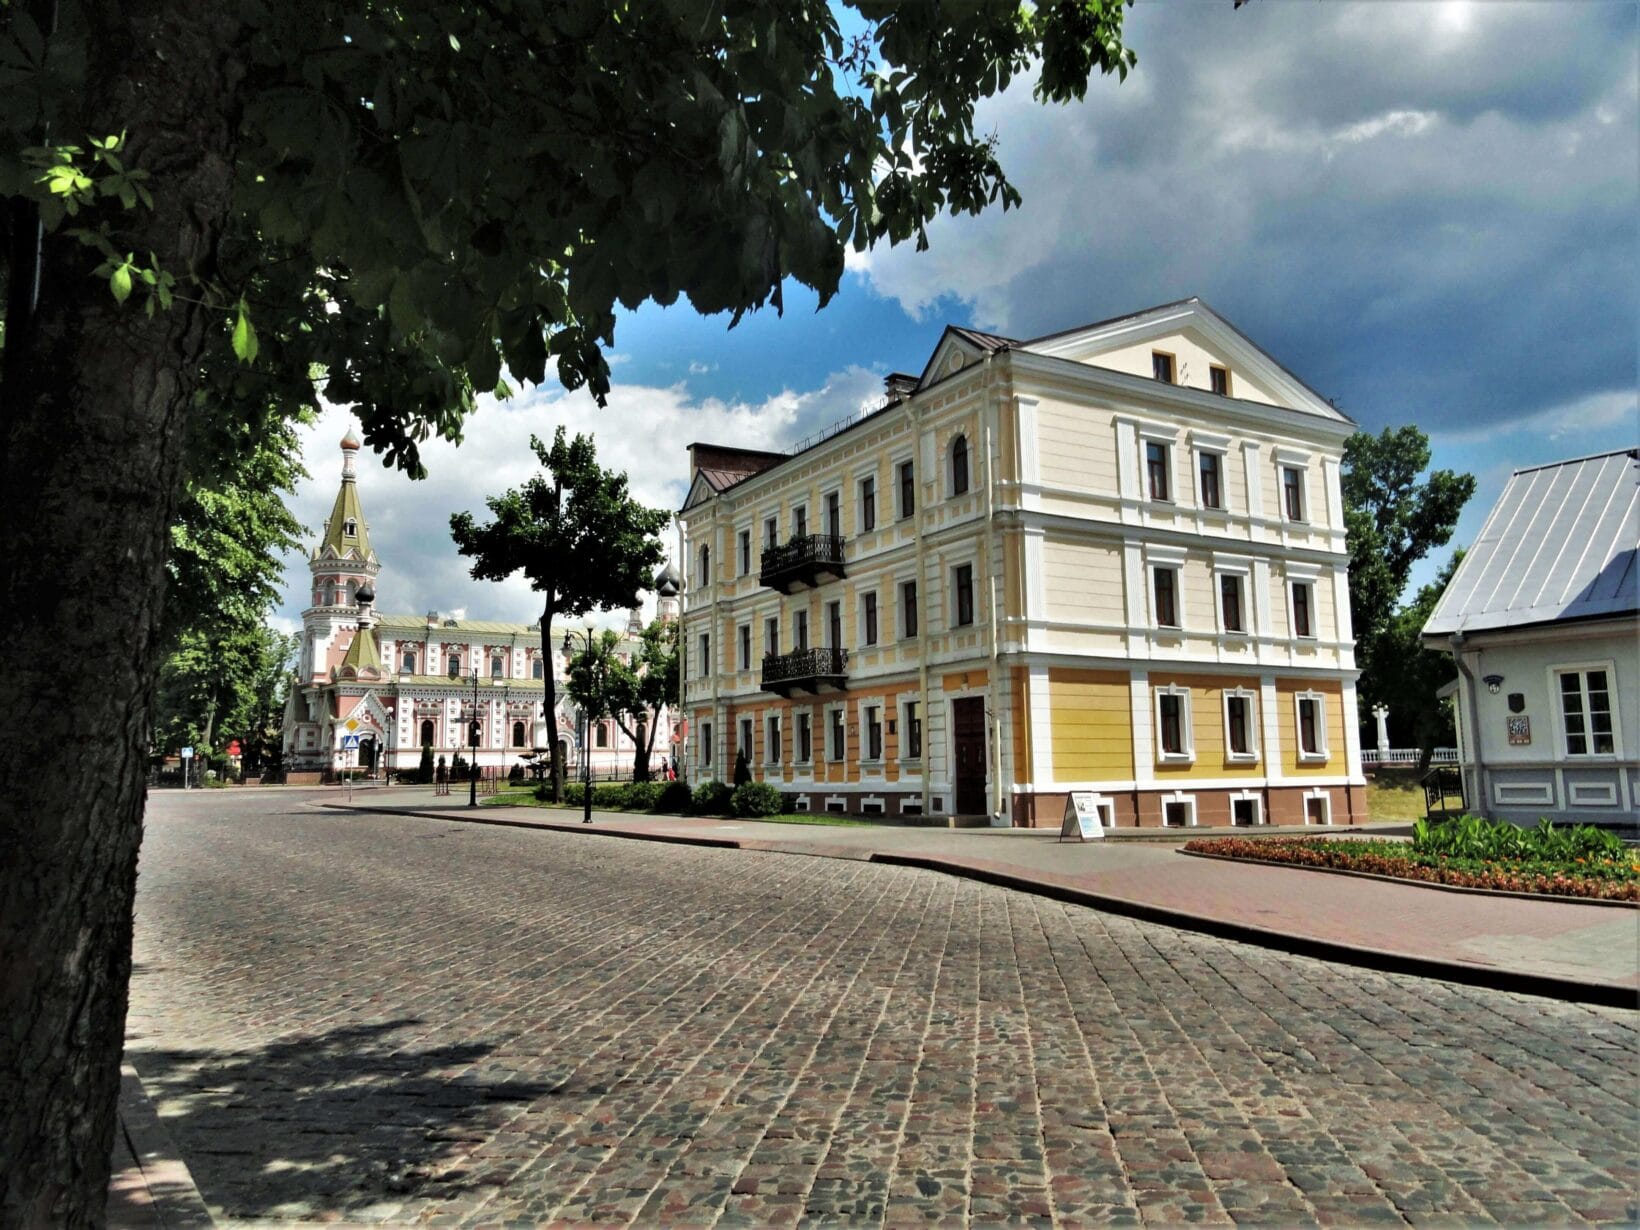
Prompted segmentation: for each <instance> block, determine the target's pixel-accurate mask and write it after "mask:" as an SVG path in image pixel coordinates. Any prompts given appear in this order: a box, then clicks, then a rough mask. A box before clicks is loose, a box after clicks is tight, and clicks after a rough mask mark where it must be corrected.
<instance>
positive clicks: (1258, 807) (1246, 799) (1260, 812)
mask: <svg viewBox="0 0 1640 1230" xmlns="http://www.w3.org/2000/svg"><path fill="white" fill-rule="evenodd" d="M1237 803H1251V804H1252V805H1253V817H1254V818H1253V823H1252V824H1237V823H1236V804H1237ZM1269 822H1270V821H1269V818H1268V817H1267V816H1266V815H1265V814H1264V800H1263V799H1262V798H1260V797H1259V794H1258V791H1256V790H1233V791H1231V792H1230V827H1231V828H1258V827H1259V826H1260V825H1264V824H1268V823H1269Z"/></svg>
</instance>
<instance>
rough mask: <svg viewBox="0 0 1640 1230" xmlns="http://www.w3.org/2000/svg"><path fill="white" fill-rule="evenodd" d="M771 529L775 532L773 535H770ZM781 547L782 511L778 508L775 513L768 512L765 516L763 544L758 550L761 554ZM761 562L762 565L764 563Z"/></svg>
mask: <svg viewBox="0 0 1640 1230" xmlns="http://www.w3.org/2000/svg"><path fill="white" fill-rule="evenodd" d="M771 529H772V530H773V531H774V533H773V534H770V533H769V531H770V530H771ZM779 545H780V509H779V508H776V509H775V510H774V511H773V512H767V511H766V512H764V514H763V542H762V545H761V546H760V547H759V548H758V550H759V551H760V552H761V551H767V550H768V549H769V548H770V547H778V546H779ZM759 562H760V563H761V562H762V561H761V560H759Z"/></svg>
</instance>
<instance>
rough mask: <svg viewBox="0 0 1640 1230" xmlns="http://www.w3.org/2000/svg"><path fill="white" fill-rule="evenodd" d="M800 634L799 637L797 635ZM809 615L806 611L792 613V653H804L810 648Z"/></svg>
mask: <svg viewBox="0 0 1640 1230" xmlns="http://www.w3.org/2000/svg"><path fill="white" fill-rule="evenodd" d="M799 633H801V635H799ZM810 643H811V642H810V639H809V613H808V611H807V610H806V609H802V608H800V609H798V610H795V611H793V612H792V647H791V652H792V653H806V652H807V651H808V650H809V648H810Z"/></svg>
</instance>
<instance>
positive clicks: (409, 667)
mask: <svg viewBox="0 0 1640 1230" xmlns="http://www.w3.org/2000/svg"><path fill="white" fill-rule="evenodd" d="M399 665H400V666H401V667H402V668H403V670H404V673H405V674H406V675H414V674H415V673H416V655H415V654H414V653H413V652H411V651H410V650H406V651H405V654H404V657H403V658H401V659H400V661H399Z"/></svg>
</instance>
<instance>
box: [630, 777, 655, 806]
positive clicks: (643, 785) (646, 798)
mask: <svg viewBox="0 0 1640 1230" xmlns="http://www.w3.org/2000/svg"><path fill="white" fill-rule="evenodd" d="M662 785H663V783H661V782H633V783H632V784H631V785H630V786H628V787H627V788H626V805H627V806H628V807H630V808H631V809H632V810H633V811H648V810H649V809H650V808H652V807H654V806H655V804H656V803H658V802H660V798H661V786H662Z"/></svg>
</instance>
